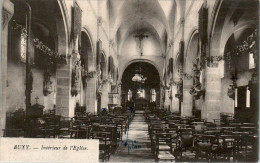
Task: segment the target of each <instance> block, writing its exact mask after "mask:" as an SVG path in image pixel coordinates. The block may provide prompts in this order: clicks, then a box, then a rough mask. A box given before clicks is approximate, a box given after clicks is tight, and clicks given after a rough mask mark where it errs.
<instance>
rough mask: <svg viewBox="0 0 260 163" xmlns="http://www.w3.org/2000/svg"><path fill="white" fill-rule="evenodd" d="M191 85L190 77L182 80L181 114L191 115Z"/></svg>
mask: <svg viewBox="0 0 260 163" xmlns="http://www.w3.org/2000/svg"><path fill="white" fill-rule="evenodd" d="M191 87H192V79H184V80H183V107H182V110H181V115H182V116H192V100H193V97H192V95H191V94H190V89H191Z"/></svg>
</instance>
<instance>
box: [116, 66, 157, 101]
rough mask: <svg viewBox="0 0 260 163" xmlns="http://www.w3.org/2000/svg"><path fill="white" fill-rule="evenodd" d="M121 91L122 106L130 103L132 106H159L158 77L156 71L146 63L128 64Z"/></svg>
mask: <svg viewBox="0 0 260 163" xmlns="http://www.w3.org/2000/svg"><path fill="white" fill-rule="evenodd" d="M121 91H122V97H123V98H122V105H129V104H130V103H131V104H132V105H138V104H140V103H141V105H149V104H151V103H154V104H159V99H160V98H159V97H160V95H159V94H160V93H159V92H160V77H159V73H158V70H157V69H156V68H155V67H154V66H153V65H152V64H150V63H146V62H135V63H132V64H130V65H129V66H128V67H127V68H126V69H125V71H124V73H123V77H122V87H121ZM155 92H156V93H155ZM155 94H156V95H155ZM129 96H131V98H130V97H129ZM140 101H141V102H140ZM137 103H138V104H137Z"/></svg>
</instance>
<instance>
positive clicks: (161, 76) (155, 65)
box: [118, 59, 163, 82]
mask: <svg viewBox="0 0 260 163" xmlns="http://www.w3.org/2000/svg"><path fill="white" fill-rule="evenodd" d="M136 62H146V63H150V64H152V65H153V66H154V67H155V68H156V70H157V71H158V73H159V76H160V82H163V75H162V73H161V72H160V71H159V70H160V69H159V66H158V65H157V64H156V63H154V62H153V61H151V60H149V59H134V60H131V61H129V62H127V64H125V65H124V67H123V68H122V71H120V72H119V74H118V81H120V82H121V80H122V76H123V73H124V71H125V69H126V68H127V67H128V66H129V65H130V64H132V63H136Z"/></svg>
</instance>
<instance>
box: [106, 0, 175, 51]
mask: <svg viewBox="0 0 260 163" xmlns="http://www.w3.org/2000/svg"><path fill="white" fill-rule="evenodd" d="M107 3H108V7H109V15H110V27H111V31H110V33H111V37H112V38H114V39H115V41H116V42H117V45H118V50H119V51H120V49H121V47H122V46H123V44H124V41H125V40H126V39H127V38H128V37H129V36H130V35H132V34H133V33H135V32H140V31H143V32H145V33H146V34H149V35H152V36H153V37H154V38H156V39H157V40H158V43H159V45H160V46H161V49H162V51H165V50H166V49H165V47H167V46H166V45H167V41H168V40H169V39H170V38H171V37H172V30H173V29H172V28H173V22H174V13H175V6H176V4H175V0H108V2H107Z"/></svg>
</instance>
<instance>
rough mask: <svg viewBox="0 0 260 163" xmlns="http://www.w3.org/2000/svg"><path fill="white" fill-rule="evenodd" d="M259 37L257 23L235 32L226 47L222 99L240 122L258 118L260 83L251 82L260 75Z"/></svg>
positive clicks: (256, 120) (252, 120)
mask: <svg viewBox="0 0 260 163" xmlns="http://www.w3.org/2000/svg"><path fill="white" fill-rule="evenodd" d="M256 37H257V30H256V27H252V28H245V29H243V30H239V31H237V32H234V33H233V34H232V35H231V36H230V37H229V39H228V41H227V43H226V45H225V50H224V59H225V64H224V70H223V71H224V73H223V79H222V93H224V95H223V97H226V98H224V100H223V102H225V103H226V104H229V105H227V106H230V107H228V108H227V111H228V112H231V113H234V118H235V119H237V120H238V121H240V122H250V123H251V122H253V123H257V122H258V116H257V115H258V83H254V82H252V81H253V80H254V77H255V75H256V76H258V73H257V69H258V63H257V62H258V61H257V59H256V55H258V53H257V52H256V49H257V47H256V46H257V45H258V44H257V38H256ZM251 82H252V83H251Z"/></svg>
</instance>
